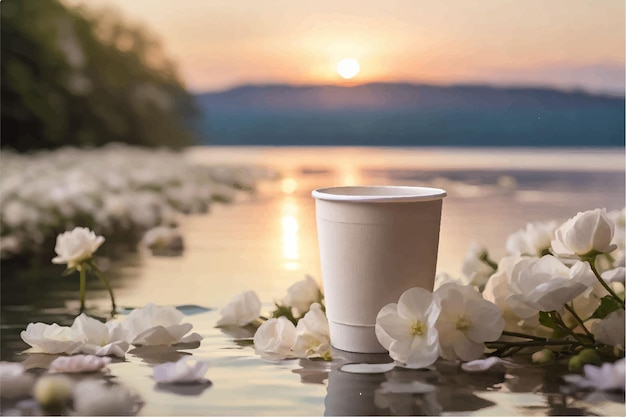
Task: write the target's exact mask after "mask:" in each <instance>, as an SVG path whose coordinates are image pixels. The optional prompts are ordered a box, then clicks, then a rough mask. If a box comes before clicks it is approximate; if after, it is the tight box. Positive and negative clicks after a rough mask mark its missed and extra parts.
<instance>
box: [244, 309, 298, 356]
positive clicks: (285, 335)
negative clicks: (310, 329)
mask: <svg viewBox="0 0 626 417" xmlns="http://www.w3.org/2000/svg"><path fill="white" fill-rule="evenodd" d="M302 320H304V319H302ZM295 342H296V326H294V325H293V323H292V322H290V321H289V320H287V319H286V318H285V317H278V318H275V319H269V320H267V321H266V322H264V323H263V324H261V326H260V327H259V328H258V329H257V331H256V333H255V334H254V350H255V351H256V352H257V353H258V354H259V355H262V356H265V357H268V358H270V359H283V358H287V357H290V356H293V355H294V353H293V351H292V350H291V348H292V346H293V345H294V343H295Z"/></svg>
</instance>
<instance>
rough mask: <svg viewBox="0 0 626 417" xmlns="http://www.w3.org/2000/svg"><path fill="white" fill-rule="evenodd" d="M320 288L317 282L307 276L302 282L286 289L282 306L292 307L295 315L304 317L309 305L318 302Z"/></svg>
mask: <svg viewBox="0 0 626 417" xmlns="http://www.w3.org/2000/svg"><path fill="white" fill-rule="evenodd" d="M319 297H320V288H319V286H318V285H317V282H315V280H314V279H313V277H311V276H310V275H307V276H306V277H305V278H304V279H303V280H302V281H298V282H296V283H295V284H293V285H291V286H290V287H289V288H288V289H287V296H286V297H285V299H284V300H283V305H285V306H290V307H293V308H294V309H295V310H296V314H297V315H299V316H302V315H304V314H305V313H306V312H307V311H309V308H310V306H311V304H313V303H314V302H316V301H319Z"/></svg>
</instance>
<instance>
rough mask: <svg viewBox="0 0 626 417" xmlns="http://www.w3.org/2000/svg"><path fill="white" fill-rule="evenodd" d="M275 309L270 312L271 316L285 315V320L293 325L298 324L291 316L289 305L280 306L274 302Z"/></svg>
mask: <svg viewBox="0 0 626 417" xmlns="http://www.w3.org/2000/svg"><path fill="white" fill-rule="evenodd" d="M274 304H275V305H276V310H274V312H272V318H278V317H285V318H286V319H287V320H289V321H290V322H292V323H293V324H294V326H295V325H297V324H298V320H297V319H296V318H295V317H294V316H293V311H292V310H291V307H289V306H281V305H278V304H276V303H274Z"/></svg>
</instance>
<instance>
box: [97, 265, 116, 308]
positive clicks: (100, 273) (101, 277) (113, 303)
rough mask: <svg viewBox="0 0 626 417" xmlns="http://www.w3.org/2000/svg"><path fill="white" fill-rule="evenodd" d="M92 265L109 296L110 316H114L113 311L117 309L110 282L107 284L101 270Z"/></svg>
mask: <svg viewBox="0 0 626 417" xmlns="http://www.w3.org/2000/svg"><path fill="white" fill-rule="evenodd" d="M92 267H93V272H95V274H96V275H97V276H98V278H100V281H102V283H103V284H104V286H105V287H106V289H107V291H108V292H109V296H110V297H111V316H114V315H115V312H116V311H117V306H116V305H115V297H114V296H113V288H111V284H109V281H108V280H107V279H106V277H105V276H104V274H103V273H102V271H100V270H99V269H98V267H97V266H95V265H92Z"/></svg>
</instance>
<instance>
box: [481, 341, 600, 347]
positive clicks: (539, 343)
mask: <svg viewBox="0 0 626 417" xmlns="http://www.w3.org/2000/svg"><path fill="white" fill-rule="evenodd" d="M485 345H486V346H487V347H490V346H494V347H497V346H502V347H514V346H517V347H528V346H568V345H569V346H593V345H592V344H588V343H582V342H579V341H576V340H530V341H525V342H485Z"/></svg>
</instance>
